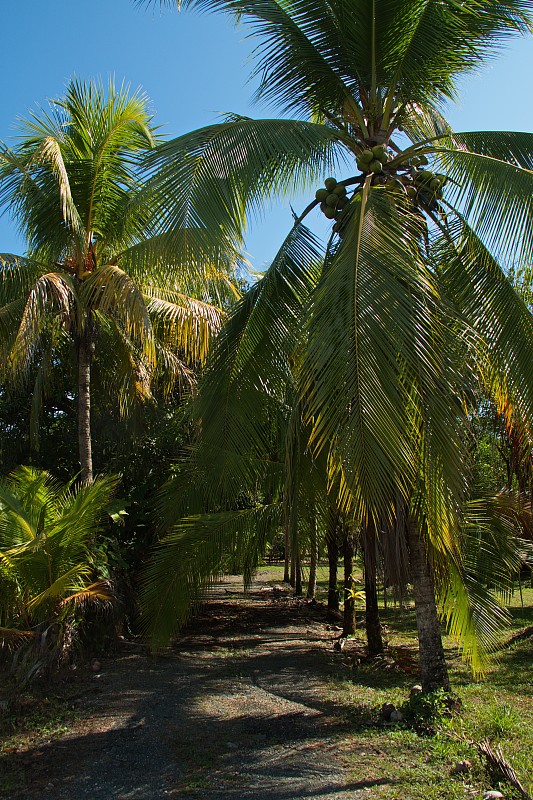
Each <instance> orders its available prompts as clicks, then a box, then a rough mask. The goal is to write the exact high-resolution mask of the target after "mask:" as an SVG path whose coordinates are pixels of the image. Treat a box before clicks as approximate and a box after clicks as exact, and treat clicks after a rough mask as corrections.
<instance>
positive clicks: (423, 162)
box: [315, 144, 447, 232]
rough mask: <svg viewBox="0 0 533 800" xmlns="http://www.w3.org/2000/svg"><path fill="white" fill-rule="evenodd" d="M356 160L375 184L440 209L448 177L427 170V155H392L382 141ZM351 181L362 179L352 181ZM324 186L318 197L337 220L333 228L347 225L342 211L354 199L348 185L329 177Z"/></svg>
mask: <svg viewBox="0 0 533 800" xmlns="http://www.w3.org/2000/svg"><path fill="white" fill-rule="evenodd" d="M356 160H357V166H358V167H359V169H360V170H361V172H363V173H365V174H366V175H369V176H370V179H371V183H372V185H373V186H384V187H385V188H386V189H387V190H389V191H392V192H397V193H399V194H402V195H403V196H404V197H405V196H407V197H409V198H410V199H411V200H412V201H413V204H414V205H415V206H417V205H420V206H422V208H426V209H429V210H432V211H433V210H438V206H437V200H441V199H442V197H443V191H442V190H443V186H444V184H445V183H446V181H447V177H446V175H441V174H439V173H435V172H432V171H431V170H429V169H427V166H428V164H429V162H428V159H427V158H426V156H424V155H416V156H413V157H411V158H407V159H405V160H402V159H401V157H398V156H395V157H391V156H389V154H388V153H387V149H386V147H385V145H382V144H379V145H375V146H374V147H372V148H370V147H368V148H366V149H364V150H362V151H361V152H360V153H359V154H358V156H357V159H356ZM361 181H362V179H361ZM350 183H359V181H358V180H351V181H350ZM324 186H325V188H324V189H318V190H317V192H316V194H315V197H316V199H317V200H318V201H319V202H320V210H321V211H322V213H323V214H324V215H325V216H326V217H327V218H328V219H331V220H333V219H334V220H336V223H337V224H336V225H335V226H334V228H333V230H334V231H337V232H338V231H340V230H341V229H342V227H343V220H344V216H343V215H341V212H342V211H343V209H344V208H345V207H346V206H347V205H348V203H349V202H350V200H349V198H348V197H347V194H346V185H345V184H344V183H342V182H341V183H338V182H337V180H336V179H335V178H326V180H325V181H324ZM356 191H357V188H356Z"/></svg>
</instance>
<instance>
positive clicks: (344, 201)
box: [337, 197, 350, 211]
mask: <svg viewBox="0 0 533 800" xmlns="http://www.w3.org/2000/svg"><path fill="white" fill-rule="evenodd" d="M349 202H350V201H349V200H348V198H347V197H339V202H338V203H337V210H338V211H342V209H343V208H346V206H347V205H348V203H349Z"/></svg>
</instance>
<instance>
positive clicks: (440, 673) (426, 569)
mask: <svg viewBox="0 0 533 800" xmlns="http://www.w3.org/2000/svg"><path fill="white" fill-rule="evenodd" d="M407 527H408V531H407V536H408V541H409V552H410V559H411V580H412V583H413V594H414V598H415V611H416V626H417V629H418V643H419V653H420V667H419V670H420V681H421V684H422V689H423V690H424V691H425V692H431V691H435V690H436V689H446V690H448V689H449V688H450V681H449V678H448V668H447V666H446V659H445V658H444V648H443V646H442V636H441V630H440V623H439V617H438V614H437V605H436V602H435V584H434V581H433V571H432V567H431V563H430V561H429V558H428V553H427V549H426V545H425V542H424V540H423V538H422V535H421V533H420V529H419V527H418V525H417V524H416V523H415V522H414V520H412V519H411V520H409V522H408V526H407Z"/></svg>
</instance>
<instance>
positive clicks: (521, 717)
mask: <svg viewBox="0 0 533 800" xmlns="http://www.w3.org/2000/svg"><path fill="white" fill-rule="evenodd" d="M523 601H524V605H523V606H522V605H521V601H520V595H519V593H518V592H517V593H516V594H515V596H514V598H513V601H512V604H511V607H510V611H511V614H512V618H513V626H512V630H510V631H509V636H510V635H511V633H512V632H513V631H515V630H519V629H521V628H524V627H526V626H529V625H533V589H525V590H524V591H523ZM382 613H383V620H384V622H385V623H386V625H387V638H388V641H389V647H390V648H391V652H392V653H393V654H394V655H397V656H398V660H399V661H400V663H402V665H405V666H406V667H407V668H408V667H409V666H410V657H411V658H412V663H413V665H414V663H415V661H414V660H415V655H416V639H415V625H414V613H413V611H412V610H407V611H404V612H400V610H399V609H394V608H391V607H390V606H389V608H388V610H387V612H382ZM358 638H359V637H358ZM360 638H361V642H363V641H364V638H363V635H362V634H361V635H360ZM444 643H445V647H446V651H447V658H448V664H449V666H450V677H451V681H452V686H453V689H454V691H455V693H456V694H457V696H458V697H459V698H460V700H461V702H462V708H461V711H460V713H458V714H456V715H455V716H454V717H453V718H451V719H446V718H441V719H440V720H439V721H438V722H437V723H436V724H435V725H434V726H433V727H434V732H433V735H425V734H424V732H417V731H416V730H414V729H413V728H412V727H411V725H410V724H409V723H408V722H400V723H398V724H396V725H391V726H385V725H384V724H383V723H382V722H381V720H380V713H379V712H380V709H381V706H382V704H383V703H385V702H391V703H394V704H395V705H396V706H397V707H400V706H402V704H404V703H405V702H406V700H407V698H408V696H409V689H410V687H411V686H412V685H413V684H414V683H416V676H413V677H411V676H410V675H409V674H405V672H400V671H396V670H395V669H394V668H391V669H388V670H387V669H386V668H385V669H383V668H376V667H372V666H370V665H368V664H364V663H363V664H361V665H359V666H355V668H354V670H353V673H352V678H351V679H350V680H343V681H335V682H333V683H332V685H331V691H332V692H333V693H336V695H337V700H341V702H342V703H343V704H346V705H347V706H348V707H351V708H352V709H353V714H354V725H355V730H354V734H353V737H350V740H349V741H345V742H343V758H344V762H345V765H346V766H347V768H348V770H349V772H350V775H351V779H352V780H353V781H354V783H361V785H362V786H364V787H366V788H367V790H368V791H367V793H365V796H367V797H369V798H378V797H379V798H383V800H423V799H424V800H432V799H433V798H435V800H436V798H447V799H448V798H449V800H455V798H467V797H481V793H482V791H485V790H487V789H489V788H492V789H499V790H500V791H502V793H503V794H504V796H505V797H506V798H512V797H520V794H519V793H518V792H517V791H516V790H513V789H511V787H510V786H509V785H508V784H507V785H506V784H503V783H502V784H501V785H500V784H499V781H498V777H497V776H490V775H489V774H487V771H486V769H485V762H484V761H483V762H482V760H481V758H480V757H479V755H478V753H477V748H476V747H475V745H474V744H473V743H474V742H479V741H481V740H483V739H489V740H490V741H491V742H492V743H493V746H496V745H500V746H501V748H502V751H503V754H504V756H505V758H506V759H507V760H508V761H510V763H511V764H512V766H513V768H514V770H515V772H516V773H517V776H518V777H519V779H520V780H521V782H522V784H523V785H524V786H525V787H526V789H527V790H528V791H529V792H530V793H532V792H533V775H532V766H533V681H532V667H533V647H532V641H531V639H529V640H526V641H522V642H518V643H516V644H514V645H512V646H511V647H509V648H507V649H506V650H504V651H503V652H502V654H501V655H500V658H499V659H498V660H497V661H494V662H493V663H492V664H491V666H490V668H489V670H488V671H487V674H486V676H485V678H484V679H483V680H479V681H474V680H473V678H472V676H471V674H470V672H469V670H468V668H467V667H466V666H465V665H464V664H463V662H462V661H461V659H460V657H459V655H458V654H457V651H456V650H455V648H454V643H453V642H452V641H451V640H450V638H449V637H447V636H445V637H444ZM376 753H377V754H378V755H379V759H378V761H379V765H380V768H379V772H377V771H376V770H375V768H372V767H369V763H370V762H371V763H373V764H375V763H376V758H375V755H376ZM369 755H372V756H373V757H372V758H371V759H369ZM463 760H468V761H470V762H471V764H472V769H471V771H470V772H469V773H467V774H462V775H452V774H451V772H452V770H453V768H454V765H455V764H456V763H457V762H459V761H463ZM384 767H385V773H386V775H387V776H388V777H389V778H390V780H388V781H387V782H385V783H384V782H382V781H383V772H384V769H383V768H384Z"/></svg>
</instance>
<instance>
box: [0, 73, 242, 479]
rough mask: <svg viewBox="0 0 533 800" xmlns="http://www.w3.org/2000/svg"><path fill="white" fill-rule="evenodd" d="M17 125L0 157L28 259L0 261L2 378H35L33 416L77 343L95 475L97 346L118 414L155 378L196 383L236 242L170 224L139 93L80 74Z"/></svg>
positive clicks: (82, 423)
mask: <svg viewBox="0 0 533 800" xmlns="http://www.w3.org/2000/svg"><path fill="white" fill-rule="evenodd" d="M19 127H20V132H19V137H18V142H17V144H16V146H15V147H14V148H13V149H8V148H7V147H5V146H4V147H3V148H2V151H1V153H0V202H1V203H2V204H3V205H4V206H5V207H6V208H7V209H8V210H9V211H10V212H11V214H12V216H13V217H14V219H15V221H16V222H17V224H18V227H19V229H20V231H21V232H22V233H23V234H24V235H25V237H26V240H27V245H28V253H27V255H26V256H25V257H18V256H13V255H4V256H2V260H1V266H0V347H1V352H2V356H3V358H2V361H3V363H6V364H7V370H6V373H7V374H4V375H3V376H2V377H3V380H4V381H5V380H6V379H8V378H9V376H13V375H14V376H17V377H19V378H28V376H29V375H30V374H32V375H33V377H34V381H35V383H34V406H35V409H36V410H38V408H39V405H40V404H41V403H42V400H43V396H44V395H45V393H46V385H47V382H48V380H49V375H50V373H51V371H52V369H53V367H54V365H58V364H64V363H65V357H66V356H65V352H66V351H65V342H66V341H67V342H69V343H70V345H73V349H74V356H75V361H76V365H77V403H78V445H79V459H80V464H81V476H82V480H83V481H85V482H87V481H91V480H92V474H93V467H92V454H91V432H90V405H91V366H92V361H93V353H94V348H95V346H96V344H97V342H98V341H101V342H104V341H105V342H107V347H106V353H108V354H109V355H108V356H107V357H106V360H108V362H109V367H110V371H111V372H113V373H114V376H115V380H114V383H115V388H116V389H117V392H118V394H119V397H120V403H121V407H122V408H124V409H125V408H127V406H128V404H131V402H132V400H133V399H135V398H137V399H141V400H142V399H146V398H147V397H149V396H150V384H151V381H152V379H153V378H154V377H156V376H157V375H158V374H159V375H164V376H165V377H166V378H167V380H168V381H170V383H172V382H175V381H176V380H180V381H182V382H185V383H187V382H189V381H190V379H191V374H192V373H191V367H194V366H195V365H197V364H199V363H201V362H202V361H203V360H204V359H205V355H206V352H207V347H208V343H209V340H210V337H211V335H212V333H213V332H214V331H216V330H217V329H218V327H219V325H220V320H221V317H222V315H223V314H222V310H221V305H222V303H223V302H224V301H225V300H226V299H227V298H228V296H230V295H231V294H232V292H233V296H234V290H233V287H232V285H231V281H230V280H229V277H228V276H229V273H230V270H231V267H232V264H231V263H230V261H231V259H232V258H233V255H234V254H233V246H231V245H227V242H226V243H225V247H224V244H222V245H221V242H220V241H219V242H218V244H217V249H216V251H214V250H213V249H212V248H210V246H209V243H208V242H206V240H205V236H204V235H203V233H202V231H201V229H200V228H198V227H194V225H190V224H189V226H188V227H185V226H183V225H182V226H180V227H179V229H177V228H175V227H174V228H172V223H171V222H169V219H168V210H166V208H165V203H164V198H162V197H161V196H158V195H157V193H156V192H154V191H152V190H151V189H150V186H149V180H148V178H149V175H148V173H147V172H146V170H145V169H143V165H142V161H143V158H144V157H145V156H146V153H147V152H149V151H150V150H152V149H153V148H154V147H155V146H156V144H157V136H156V130H155V128H154V127H153V124H152V120H151V116H150V113H149V109H148V100H147V98H146V97H145V96H144V95H142V94H140V93H139V92H137V93H134V94H130V93H129V91H128V90H127V88H125V87H122V88H121V89H115V88H114V86H113V85H112V84H110V85H109V87H108V90H107V92H106V90H105V89H104V87H103V86H102V85H100V84H94V83H88V84H84V83H78V82H77V81H72V82H71V83H70V84H69V86H68V87H67V91H66V95H65V97H64V98H63V99H60V100H54V101H52V102H51V104H50V110H49V111H41V113H40V114H32V115H31V116H30V117H29V119H27V120H25V121H22V122H21V123H20V125H19ZM220 238H221V237H219V239H220ZM67 357H68V350H67ZM35 366H36V367H37V369H36V371H34V372H33V373H32V367H35Z"/></svg>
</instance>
